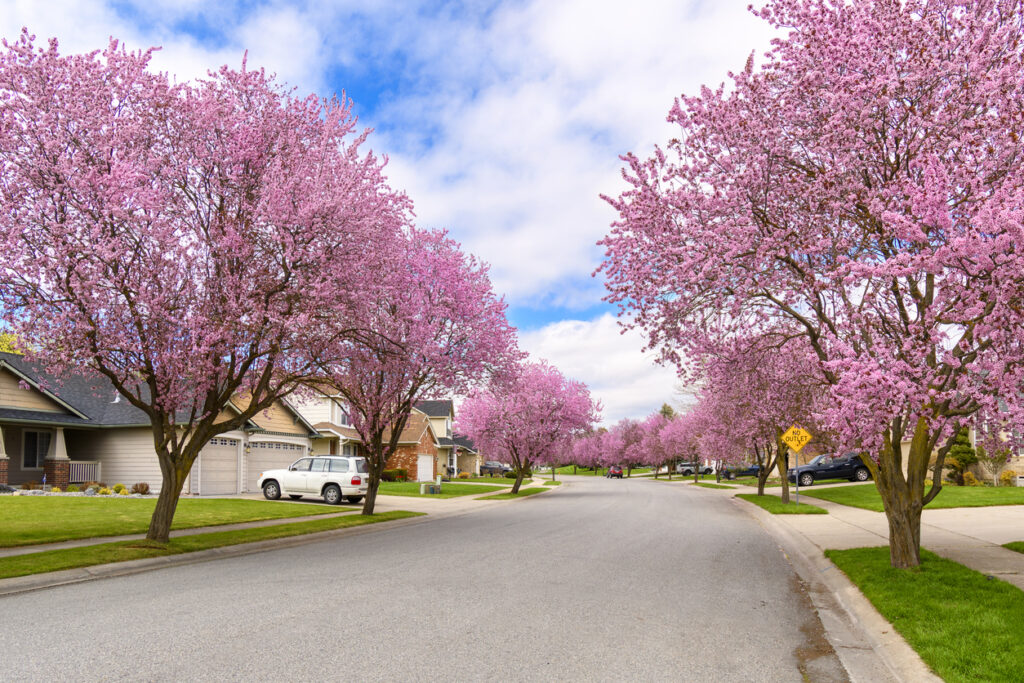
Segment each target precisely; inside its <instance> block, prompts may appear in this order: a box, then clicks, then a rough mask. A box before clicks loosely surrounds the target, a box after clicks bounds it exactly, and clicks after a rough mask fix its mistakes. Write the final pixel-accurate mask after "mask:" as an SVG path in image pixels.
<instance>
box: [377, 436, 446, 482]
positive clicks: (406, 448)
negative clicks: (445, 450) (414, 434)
mask: <svg viewBox="0 0 1024 683" xmlns="http://www.w3.org/2000/svg"><path fill="white" fill-rule="evenodd" d="M421 455H429V456H430V459H431V462H432V463H434V465H433V468H434V472H433V474H432V475H431V478H434V477H436V476H437V475H438V471H437V446H435V445H434V440H433V438H431V436H430V430H429V429H424V430H423V434H422V435H421V436H420V440H419V443H415V444H412V443H407V444H402V445H400V446H399V447H398V449H397V450H396V451H395V453H394V454H392V456H391V457H390V458H388V461H387V464H385V465H384V469H387V470H395V469H404V470H406V471H407V472H408V473H409V480H410V481H415V480H416V470H417V468H418V467H419V457H418V456H421Z"/></svg>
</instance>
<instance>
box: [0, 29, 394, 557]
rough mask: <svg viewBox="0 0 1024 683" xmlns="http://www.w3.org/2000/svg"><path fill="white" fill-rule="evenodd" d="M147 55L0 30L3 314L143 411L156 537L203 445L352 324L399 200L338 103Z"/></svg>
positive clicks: (14, 327) (252, 77)
mask: <svg viewBox="0 0 1024 683" xmlns="http://www.w3.org/2000/svg"><path fill="white" fill-rule="evenodd" d="M150 54H151V51H146V52H141V53H129V52H126V51H124V50H123V49H121V48H120V47H119V46H118V44H117V43H116V42H113V41H112V42H111V43H110V45H109V47H108V48H107V49H106V50H104V51H103V52H94V53H90V54H87V55H71V56H62V55H60V54H59V52H58V49H57V42H56V41H55V40H54V41H50V44H49V46H48V47H47V48H41V49H37V48H36V47H35V46H34V45H33V40H32V38H31V37H29V36H28V35H27V33H23V34H22V36H21V38H20V39H19V40H18V41H17V42H16V43H13V44H8V43H6V42H5V43H4V47H3V50H2V51H0V102H2V105H0V187H2V188H3V189H2V191H0V225H2V229H0V315H2V318H3V323H4V324H5V325H6V326H7V328H8V329H9V330H11V331H12V332H13V333H14V334H15V335H16V336H17V338H18V340H19V342H23V348H24V349H25V350H26V351H27V352H28V353H29V354H30V355H31V357H32V358H34V359H36V360H38V361H41V362H42V363H43V364H45V365H46V366H47V367H49V368H50V369H51V370H52V371H53V372H54V373H55V374H58V375H59V374H64V373H73V372H79V371H81V370H82V369H83V368H85V369H88V370H91V371H95V372H97V373H99V374H100V375H102V376H103V377H105V378H106V379H107V380H109V381H110V383H111V384H112V385H113V386H114V387H115V388H116V390H117V391H118V392H120V394H121V395H122V396H123V397H124V398H125V399H126V400H127V401H128V402H129V403H131V404H132V405H133V406H135V407H136V408H138V409H139V410H140V411H142V413H144V414H145V416H146V418H147V419H148V420H149V422H150V424H151V426H152V434H153V443H154V447H155V450H156V457H157V458H158V460H159V463H160V469H161V472H162V476H163V482H162V485H161V488H160V495H159V498H158V500H157V503H156V509H155V511H154V513H153V518H152V521H151V523H150V527H149V531H148V533H147V536H148V538H149V539H151V540H154V541H158V542H166V541H167V539H168V532H169V529H170V524H171V520H172V518H173V516H174V511H175V509H176V506H177V502H178V498H179V496H180V493H181V488H182V485H183V483H184V481H185V478H186V476H187V475H188V473H189V471H190V470H191V468H192V465H193V462H194V461H195V459H196V457H197V455H198V454H199V451H200V449H201V448H202V447H203V446H204V445H205V444H206V443H207V442H208V441H209V440H210V438H212V437H214V436H216V435H218V434H222V433H224V432H227V431H230V430H234V429H238V428H240V427H242V426H243V425H245V424H246V422H247V421H248V420H249V419H250V418H251V417H252V416H253V415H255V414H257V413H258V412H260V411H263V410H266V409H267V408H269V407H270V406H271V405H273V403H274V402H275V401H277V400H279V399H281V398H282V397H285V396H287V395H288V394H290V393H291V392H292V391H294V390H295V389H296V387H298V386H299V385H301V384H302V383H303V382H304V381H306V380H307V379H308V378H310V377H311V376H313V375H315V373H316V372H317V368H318V367H319V364H320V362H321V361H323V360H325V359H328V358H330V357H331V354H332V353H334V350H335V348H336V343H335V342H336V340H337V339H338V338H339V337H340V338H344V337H346V336H348V335H349V334H352V333H354V332H355V331H356V330H357V328H359V320H358V319H357V318H355V317H354V316H353V315H352V313H353V310H354V309H353V304H354V302H357V301H358V299H359V296H360V293H361V292H363V291H364V289H365V287H364V283H365V282H367V281H371V280H372V279H373V278H374V277H375V275H374V273H377V272H378V270H377V269H376V268H375V267H374V265H373V264H374V263H375V260H376V255H377V254H378V253H379V252H380V250H387V249H388V248H389V245H390V244H391V242H392V240H393V237H394V235H396V234H397V232H398V230H399V228H400V227H401V226H402V225H404V223H405V222H406V213H407V210H408V202H407V200H406V199H405V198H404V196H402V195H401V194H398V193H396V192H394V191H392V190H391V189H390V188H389V187H388V186H387V184H386V182H385V179H384V176H383V175H382V167H383V163H382V162H381V161H380V160H378V159H377V158H375V157H374V156H373V155H372V154H369V153H363V152H362V151H360V148H361V144H362V143H363V141H364V139H365V137H366V133H360V132H357V130H356V121H355V119H354V117H353V116H352V115H351V110H350V106H349V104H348V103H347V102H338V101H333V100H332V101H320V100H318V99H317V98H316V97H313V96H310V97H308V98H305V99H300V98H295V97H293V96H291V95H289V94H288V93H287V92H286V91H283V90H282V89H281V88H279V87H278V86H277V85H275V84H274V82H273V81H272V80H271V79H270V78H268V77H267V76H266V75H265V74H264V73H263V71H251V70H247V69H246V68H245V66H244V64H243V68H242V70H241V71H233V70H230V69H228V68H226V67H225V68H222V69H221V70H220V71H218V72H217V73H215V74H212V75H211V76H209V77H208V78H207V79H205V80H202V81H198V82H195V83H192V84H175V83H172V82H171V81H170V80H169V79H168V77H167V75H166V74H157V73H153V72H152V71H150V70H149V60H150ZM337 320H344V321H346V323H345V325H343V326H341V327H338V326H335V325H334V324H333V323H334V321H337ZM328 322H330V323H331V325H328ZM232 397H241V398H242V399H244V408H243V409H242V410H240V411H239V412H238V413H237V414H230V415H227V414H223V413H222V409H223V408H224V407H225V406H226V405H228V402H229V400H230V399H231V398H232Z"/></svg>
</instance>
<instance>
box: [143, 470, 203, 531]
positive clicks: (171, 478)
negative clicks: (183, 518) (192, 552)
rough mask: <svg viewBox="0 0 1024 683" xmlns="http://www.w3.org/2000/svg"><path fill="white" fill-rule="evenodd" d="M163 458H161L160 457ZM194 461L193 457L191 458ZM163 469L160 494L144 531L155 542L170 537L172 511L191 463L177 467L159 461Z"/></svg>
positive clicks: (176, 507)
mask: <svg viewBox="0 0 1024 683" xmlns="http://www.w3.org/2000/svg"><path fill="white" fill-rule="evenodd" d="M161 460H163V458H161ZM192 461H193V462H194V461H195V458H194V457H193V458H192ZM160 469H161V470H163V481H162V482H161V485H160V495H159V496H157V499H156V508H154V509H153V516H152V517H151V518H150V520H149V530H148V531H147V532H146V540H149V541H155V542H156V543H167V542H168V541H169V540H170V537H171V522H173V521H174V512H175V511H176V510H177V509H178V500H179V499H180V498H181V488H182V486H184V485H185V477H187V476H188V472H189V470H190V469H192V465H191V463H189V466H188V467H178V466H177V465H175V464H173V463H167V466H166V467H165V466H164V462H161V463H160Z"/></svg>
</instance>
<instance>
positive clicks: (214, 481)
mask: <svg viewBox="0 0 1024 683" xmlns="http://www.w3.org/2000/svg"><path fill="white" fill-rule="evenodd" d="M241 407H244V406H243V405H242V403H241V402H238V401H234V402H232V403H231V404H230V405H227V406H225V408H224V409H225V410H235V411H237V410H239V408H241ZM316 435H317V431H316V429H314V428H313V426H312V425H310V424H309V423H308V422H307V421H306V420H305V419H303V418H302V416H301V415H300V414H299V413H298V412H297V411H296V410H294V409H293V408H292V407H291V406H290V405H289V404H288V403H287V402H279V403H277V404H275V405H273V406H272V407H271V408H270V409H269V410H266V411H263V412H261V413H258V414H257V415H256V416H254V417H253V418H252V419H250V420H249V422H248V424H247V425H246V426H245V427H244V428H243V429H238V430H233V431H230V432H225V433H224V434H221V435H220V436H218V437H217V438H214V439H211V441H210V442H209V443H208V444H207V445H206V446H205V447H204V448H203V450H202V452H201V453H200V455H199V457H198V458H197V459H196V462H195V464H194V465H193V467H192V471H191V473H190V474H189V477H188V480H187V481H186V483H185V488H184V492H185V493H191V494H196V495H224V494H233V493H242V492H246V491H257V490H258V489H257V488H256V480H257V478H258V477H259V476H260V473H261V472H263V471H264V470H267V469H274V468H280V467H287V466H288V465H290V464H291V463H292V462H294V461H295V460H298V459H299V458H300V457H302V456H304V455H307V454H308V453H309V452H310V447H311V444H312V438H313V437H314V436H316ZM44 478H45V483H46V484H47V485H49V486H59V487H61V488H63V487H66V486H67V485H68V484H71V483H83V482H87V481H97V482H105V483H108V484H110V485H113V484H115V483H122V484H124V485H126V486H131V485H132V484H135V483H138V482H146V483H147V484H149V485H150V487H151V488H152V489H153V490H154V491H159V489H160V485H161V481H162V475H161V472H160V465H159V462H158V460H157V456H156V451H155V448H154V445H153V433H152V428H151V426H150V423H149V418H148V417H147V416H146V415H145V413H143V412H142V411H141V410H139V409H138V408H136V407H135V406H133V405H131V403H129V402H128V401H127V400H126V399H125V398H124V397H123V396H121V395H120V394H119V393H118V391H117V390H116V389H115V388H114V387H113V385H112V384H110V382H109V381H108V380H107V379H106V378H105V377H103V376H102V375H99V374H97V373H91V372H82V373H79V374H75V375H71V376H62V377H56V376H53V375H51V374H50V373H48V372H46V371H45V369H43V368H41V367H40V366H38V365H36V364H34V363H31V362H29V361H27V360H26V359H25V358H24V357H22V356H19V355H17V354H13V353H0V483H9V484H11V485H20V484H25V483H28V482H34V483H43V481H44Z"/></svg>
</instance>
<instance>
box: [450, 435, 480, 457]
mask: <svg viewBox="0 0 1024 683" xmlns="http://www.w3.org/2000/svg"><path fill="white" fill-rule="evenodd" d="M452 442H454V443H455V445H456V446H458V447H459V448H465V449H466V450H467V451H469V452H470V453H476V452H477V450H476V446H475V445H474V444H473V440H472V439H470V438H469V437H468V436H466V435H465V434H453V435H452Z"/></svg>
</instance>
